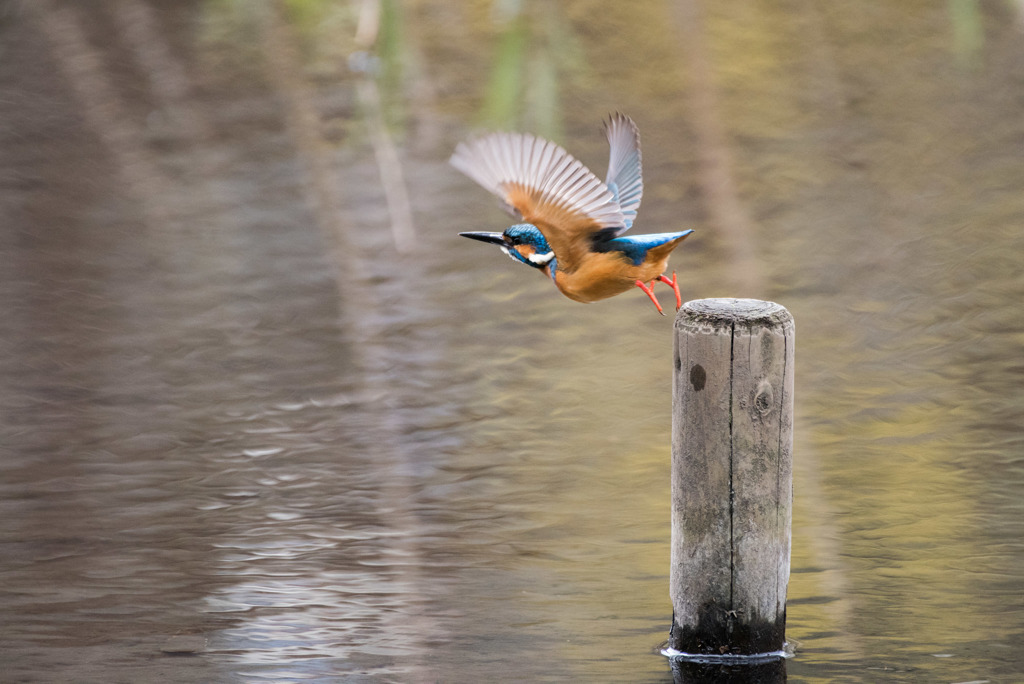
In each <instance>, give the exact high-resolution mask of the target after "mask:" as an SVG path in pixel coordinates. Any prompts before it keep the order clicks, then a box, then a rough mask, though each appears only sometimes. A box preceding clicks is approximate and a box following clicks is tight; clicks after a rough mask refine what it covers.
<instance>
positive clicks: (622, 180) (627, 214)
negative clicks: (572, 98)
mask: <svg viewBox="0 0 1024 684" xmlns="http://www.w3.org/2000/svg"><path fill="white" fill-rule="evenodd" d="M605 135H607V136H608V146H609V147H610V148H611V154H610V155H609V159H608V175H607V177H606V178H607V180H606V181H605V183H606V184H607V185H608V188H609V189H610V190H611V191H612V193H613V194H614V196H615V199H616V201H618V203H619V206H620V207H621V209H622V216H623V218H624V219H625V227H624V228H623V229H622V230H621V231H619V234H621V233H624V232H626V231H627V230H629V228H631V227H632V226H633V221H634V220H636V212H637V210H638V209H639V208H640V199H641V197H643V194H644V181H643V171H642V169H641V163H640V156H641V155H640V130H639V129H638V128H637V126H636V124H635V123H633V120H632V119H630V118H629V117H628V116H626V115H625V114H621V113H619V112H616V113H615V114H613V115H612V116H611V118H610V119H609V120H608V122H607V123H605Z"/></svg>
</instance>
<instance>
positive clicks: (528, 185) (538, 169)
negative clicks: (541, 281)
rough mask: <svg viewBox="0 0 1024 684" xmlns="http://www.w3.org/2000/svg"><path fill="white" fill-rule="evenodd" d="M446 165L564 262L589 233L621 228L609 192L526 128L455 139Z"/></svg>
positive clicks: (562, 152)
mask: <svg viewBox="0 0 1024 684" xmlns="http://www.w3.org/2000/svg"><path fill="white" fill-rule="evenodd" d="M451 164H452V166H454V167H455V168H456V169H458V170H459V171H461V172H462V173H464V174H466V175H467V176H469V177H470V178H472V179H473V180H475V181H476V182H477V183H479V184H480V185H481V186H483V187H484V188H486V189H487V190H489V191H490V192H492V193H494V194H495V195H497V196H498V197H499V198H501V199H502V201H503V202H504V204H505V208H506V209H508V210H509V211H510V213H512V215H513V216H515V217H517V218H520V219H522V220H524V221H528V222H530V223H532V224H534V225H536V226H537V227H538V228H540V229H541V232H543V233H544V235H545V237H546V238H547V239H548V241H549V242H550V243H551V246H552V248H553V249H554V250H555V254H556V255H558V259H559V263H560V265H564V266H569V265H570V262H572V261H574V260H575V259H576V258H578V256H579V255H580V254H579V253H580V252H581V250H585V249H586V243H587V242H588V240H587V238H589V237H590V235H592V234H593V233H595V232H598V231H601V230H605V229H612V230H615V231H616V233H618V232H621V230H624V228H623V226H625V217H624V216H623V214H622V210H621V208H620V207H619V203H618V202H617V201H616V200H615V197H614V195H613V194H612V191H611V190H609V189H608V186H606V185H605V184H604V183H603V182H601V179H599V178H598V177H597V176H595V175H594V174H593V173H592V172H591V171H590V170H589V169H588V168H587V167H586V166H584V165H583V163H582V162H580V161H579V160H578V159H576V158H575V157H573V156H572V155H571V154H569V153H568V152H566V151H565V150H564V149H562V148H561V147H559V146H558V145H556V144H554V143H553V142H550V141H547V140H544V139H542V138H537V137H535V136H532V135H530V134H528V133H491V134H489V135H485V136H482V137H478V138H473V139H471V140H468V141H466V142H463V143H459V145H458V147H456V148H455V153H454V154H453V155H452V158H451Z"/></svg>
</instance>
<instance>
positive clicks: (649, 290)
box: [636, 280, 665, 316]
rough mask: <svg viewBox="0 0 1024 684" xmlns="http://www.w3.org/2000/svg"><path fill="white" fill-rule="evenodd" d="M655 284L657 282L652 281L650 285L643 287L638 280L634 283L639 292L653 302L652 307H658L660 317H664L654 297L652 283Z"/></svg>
mask: <svg viewBox="0 0 1024 684" xmlns="http://www.w3.org/2000/svg"><path fill="white" fill-rule="evenodd" d="M655 282H657V281H655V280H652V281H651V284H650V285H644V284H643V283H642V282H640V281H639V280H638V281H636V286H637V287H639V288H640V289H641V290H643V291H644V294H646V295H647V296H648V297H650V298H651V301H652V302H654V306H656V307H658V313H660V314H661V315H662V316H664V315H665V312H664V311H662V310H661V304H659V303H658V300H657V298H655V296H654V283H655Z"/></svg>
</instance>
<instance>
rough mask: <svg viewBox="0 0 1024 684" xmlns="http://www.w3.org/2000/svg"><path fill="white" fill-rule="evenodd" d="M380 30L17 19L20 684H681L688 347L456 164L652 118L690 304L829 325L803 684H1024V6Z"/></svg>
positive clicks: (287, 8)
mask: <svg viewBox="0 0 1024 684" xmlns="http://www.w3.org/2000/svg"><path fill="white" fill-rule="evenodd" d="M369 4H372V3H367V5H369ZM379 7H380V10H381V11H380V14H379V15H378V16H379V19H380V23H379V27H378V28H379V31H378V33H377V40H376V41H372V40H363V42H361V43H360V42H359V40H358V39H357V35H358V28H359V23H360V12H361V11H364V5H362V4H357V5H350V4H349V3H337V2H299V1H291V0H290V1H288V2H277V3H235V2H222V1H219V0H218V1H210V2H200V1H199V0H195V1H193V2H188V3H172V4H166V3H155V2H149V1H147V0H118V1H117V2H113V1H112V0H111V1H104V0H91V1H90V2H88V3H81V2H67V1H64V0H46V2H36V3H28V4H25V3H10V2H9V3H6V4H4V3H0V32H2V42H3V44H4V46H5V47H4V50H5V58H4V59H3V60H0V87H2V88H3V90H4V92H8V93H13V94H14V95H12V96H11V97H6V98H0V121H4V122H6V123H5V124H4V125H3V126H2V127H0V138H2V140H3V149H4V151H5V153H4V154H3V155H0V205H2V206H3V208H4V214H5V216H7V217H8V222H7V226H8V227H7V230H4V231H0V255H2V257H3V260H4V263H5V265H6V268H4V269H0V302H2V306H3V311H4V316H2V317H0V350H2V351H3V354H0V377H2V382H0V387H3V390H2V391H0V407H2V410H0V430H2V435H3V439H2V442H3V444H4V449H5V454H4V458H3V459H0V473H2V476H0V518H2V519H3V520H4V522H3V523H2V525H0V544H2V547H3V548H2V553H0V575H2V579H3V587H4V589H3V591H4V601H3V602H2V608H0V612H2V614H3V619H2V621H0V625H2V626H0V633H2V636H3V642H4V654H5V659H4V660H5V667H6V670H5V672H6V673H8V676H9V677H11V678H12V679H17V678H21V679H33V680H37V681H44V680H45V678H46V677H47V676H49V677H51V679H52V680H53V681H57V680H68V679H74V680H78V681H106V680H109V679H110V677H111V676H118V677H122V678H125V679H131V680H135V681H145V680H156V679H160V680H168V681H185V682H187V681H197V682H199V681H232V680H246V681H248V680H252V679H268V680H273V679H278V680H299V679H302V680H310V681H317V680H319V681H331V680H336V679H337V678H338V677H339V676H343V677H346V678H349V679H351V680H353V681H360V680H361V679H362V680H367V681H481V680H487V679H494V678H497V677H499V675H500V677H504V678H509V679H515V680H520V681H568V680H575V679H587V678H590V679H598V680H602V681H669V680H670V679H671V677H672V673H671V672H670V668H669V664H668V663H667V662H666V661H665V659H664V658H662V657H661V656H660V655H658V654H657V652H656V646H657V644H659V643H660V642H661V641H663V640H664V638H665V635H666V630H667V628H668V625H669V621H670V614H669V612H670V607H669V603H668V597H667V574H668V573H667V563H668V549H667V540H668V519H667V518H668V516H667V500H668V479H667V476H668V458H667V457H668V444H669V435H668V429H669V420H668V401H669V398H668V397H669V378H668V375H667V369H669V368H670V349H669V335H668V330H669V327H668V326H667V325H666V322H665V321H663V320H659V319H658V318H657V317H654V316H651V315H650V314H651V312H650V311H649V310H648V306H644V305H642V303H638V302H637V301H636V300H630V299H629V298H628V297H625V296H624V297H620V298H616V299H615V300H609V301H608V302H604V303H602V304H600V305H594V306H589V307H585V306H574V305H572V304H571V303H568V302H566V301H564V300H563V298H561V297H560V296H559V295H558V294H557V292H555V291H553V290H552V289H551V288H550V284H549V283H545V282H544V281H543V279H540V278H529V277H528V275H529V274H524V273H521V272H519V271H518V270H517V269H515V268H514V267H513V266H512V265H510V264H507V263H506V261H505V260H503V259H502V258H500V257H499V256H494V257H493V259H487V258H486V257H485V256H484V255H481V254H480V253H479V251H478V250H476V249H474V248H473V247H472V245H468V244H467V245H463V244H460V241H459V240H458V239H457V238H456V237H455V234H456V233H457V232H458V231H459V230H485V229H498V228H499V227H500V226H501V225H502V224H501V221H503V217H502V215H501V214H500V212H497V211H495V210H494V208H493V207H492V206H491V205H490V203H489V202H488V200H487V198H485V197H482V196H481V193H478V192H477V191H476V189H475V188H473V187H470V185H469V184H468V183H466V182H465V181H464V179H462V178H459V177H457V174H455V173H454V172H452V171H450V170H449V169H448V168H447V166H446V165H445V164H444V159H445V157H446V156H447V153H448V152H449V150H450V148H451V144H452V143H453V142H454V141H455V140H457V139H459V138H461V137H463V135H464V134H465V133H466V131H467V130H468V128H469V127H470V126H471V125H474V124H475V123H477V122H480V121H482V120H483V121H497V120H498V119H499V117H509V118H507V119H504V120H507V121H515V122H518V123H517V124H516V125H526V126H528V127H530V128H532V129H534V130H538V131H542V132H545V131H546V132H548V133H549V134H551V135H555V136H560V137H561V138H562V140H563V142H571V145H569V146H570V147H571V148H572V149H574V150H576V149H579V150H581V151H582V154H581V156H582V158H583V160H584V161H587V162H592V161H595V160H600V159H601V157H602V155H603V154H604V149H603V148H602V145H603V142H602V141H601V140H600V137H599V136H594V135H593V130H592V127H593V121H595V120H596V119H597V118H600V116H601V115H602V114H604V113H605V112H607V111H610V110H614V109H623V110H625V111H628V112H629V113H630V114H632V115H633V116H634V117H635V118H637V120H638V121H639V123H640V126H641V129H642V130H643V133H644V143H645V157H644V160H645V170H646V177H647V179H648V187H647V190H646V192H645V203H644V211H643V213H642V214H641V218H640V220H641V222H642V223H643V224H644V225H643V226H641V227H638V228H639V229H642V230H644V231H647V230H650V231H655V230H675V229H681V228H684V227H694V228H696V229H697V236H696V238H697V239H696V240H694V241H693V242H692V244H690V242H688V244H687V249H686V250H684V253H680V255H679V256H678V257H676V261H675V262H674V264H676V265H678V266H679V268H680V270H681V271H682V273H681V280H682V287H683V290H684V291H685V292H686V293H688V295H689V296H690V297H692V298H696V297H704V296H718V295H741V294H742V295H754V296H763V297H770V298H772V299H775V300H777V301H780V302H783V303H784V304H785V305H786V306H787V307H788V308H790V310H791V311H792V312H793V313H794V315H795V317H796V320H797V323H798V325H799V326H800V347H799V352H798V378H797V410H798V415H799V422H798V427H797V444H796V454H797V458H796V478H797V479H796V501H795V506H794V544H793V553H794V557H793V577H792V580H791V587H790V598H791V600H790V604H789V610H788V616H789V631H788V636H789V638H790V640H791V641H795V642H797V644H798V647H797V656H796V658H794V659H792V660H790V661H789V662H788V663H787V665H786V666H787V671H788V676H789V678H790V679H792V680H794V681H876V680H878V679H885V680H886V681H921V680H923V679H924V680H935V681H973V680H985V679H989V680H991V681H1004V680H1005V681H1011V680H1014V679H1015V678H1019V677H1020V676H1021V674H1022V670H1021V661H1020V656H1019V654H1017V652H1016V650H1017V646H1016V643H1015V641H1014V638H1015V635H1016V634H1017V633H1019V632H1020V631H1021V628H1022V624H1024V623H1022V620H1021V611H1020V606H1019V601H1015V597H1019V595H1020V594H1021V587H1022V586H1024V576H1022V573H1021V568H1022V567H1024V547H1022V544H1021V539H1022V538H1024V534H1022V533H1024V528H1022V525H1021V522H1020V521H1021V520H1024V516H1022V512H1024V511H1022V510H1021V503H1020V500H1021V499H1020V496H1019V492H1020V488H1021V485H1022V483H1024V466H1022V463H1024V461H1022V460H1021V456H1020V454H1021V441H1022V439H1021V432H1020V425H1021V423H1022V417H1024V416H1022V410H1021V403H1020V402H1019V401H1018V400H1017V396H1018V394H1019V391H1018V388H1019V385H1020V379H1021V375H1022V373H1021V364H1020V362H1019V360H1018V359H1019V348H1020V346H1021V343H1022V341H1024V336H1022V327H1021V323H1020V316H1019V306H1018V302H1019V301H1020V299H1021V296H1022V294H1024V278H1022V276H1021V275H1020V268H1019V264H1018V262H1019V255H1020V254H1021V253H1022V249H1024V237H1022V233H1021V232H1020V230H1019V224H1020V219H1021V217H1022V216H1024V204H1022V202H1024V200H1022V195H1021V193H1020V192H1019V188H1020V187H1021V186H1022V184H1024V183H1022V181H1024V177H1022V175H1024V171H1022V167H1021V165H1020V163H1019V161H1020V154H1019V153H1020V152H1021V145H1020V140H1021V139H1022V137H1021V136H1022V133H1021V125H1022V124H1021V119H1020V117H1019V106H1018V105H1019V100H1020V78H1019V75H1020V74H1021V73H1022V69H1024V62H1022V55H1021V52H1020V49H1019V35H1018V33H1017V29H1016V28H1015V21H1016V20H1017V19H1018V18H1019V17H1018V16H1017V14H1016V12H1017V9H1015V6H1013V5H999V6H995V5H993V6H989V5H977V6H975V5H973V4H971V6H970V8H968V7H967V6H966V5H964V4H963V3H952V4H950V5H948V7H947V6H937V7H928V8H920V7H916V8H915V7H903V6H892V7H888V6H887V7H874V8H871V10H870V11H865V8H863V7H861V6H853V5H850V6H847V5H834V4H833V5H828V6H818V5H813V6H812V4H809V3H804V2H799V1H796V2H790V3H788V4H787V3H784V4H782V5H779V6H776V7H764V8H751V7H749V6H747V5H738V4H736V3H729V2H726V3H714V4H708V3H694V2H690V1H689V0H688V2H685V3H665V2H660V1H658V2H655V1H651V2H641V3H632V4H628V3H606V2H605V3H602V2H592V1H590V0H585V1H583V0H580V1H574V2H569V3H563V4H561V5H559V6H558V7H557V8H554V7H548V6H547V5H543V6H541V5H539V4H534V3H529V2H527V3H522V4H521V5H517V4H515V3H513V4H512V5H504V4H503V5H500V7H498V6H492V4H491V3H484V2H476V3H462V4H452V3H442V2H433V1H429V0H427V1H422V2H409V3H397V2H388V1H382V3H381V4H380V5H379ZM502 8H504V9H502ZM694 10H696V11H698V12H699V15H698V16H699V18H700V22H699V23H695V22H694V21H693V20H692V16H693V15H692V12H693V11H694ZM502 12H505V14H503V13H502ZM979 26H980V27H981V28H982V29H983V30H981V32H980V34H979ZM512 32H518V33H516V34H515V36H514V38H515V41H519V42H515V41H513V38H510V37H509V36H510V35H511V34H512ZM685 32H689V33H688V34H687V35H691V37H693V36H695V37H696V38H697V39H698V42H697V43H694V42H693V41H690V42H688V43H687V45H686V46H681V45H680V35H682V34H683V33H685ZM897 38H898V39H897ZM510 44H511V45H512V46H513V47H515V49H514V50H513V49H512V48H510V47H508V46H509V45H510ZM695 49H699V50H700V52H694V50H695ZM357 50H364V51H365V50H369V51H372V52H374V54H375V56H376V57H378V58H379V59H380V60H381V64H382V70H381V71H380V72H378V73H377V75H376V76H374V75H373V74H370V73H365V72H363V73H353V72H351V71H350V70H349V61H348V56H349V55H350V54H352V53H353V52H355V51H357ZM701 60H703V69H704V70H705V71H704V72H703V73H701V74H697V73H695V71H694V69H695V67H694V64H695V63H698V65H699V63H700V62H701ZM513 76H514V78H513ZM503 79H504V80H503ZM508 79H512V80H515V79H521V82H520V84H519V85H518V86H516V88H515V89H513V88H512V87H511V86H509V85H508V82H509V81H508ZM701 79H704V80H701ZM360 83H362V84H363V87H364V91H365V87H366V85H367V84H371V85H373V86H374V87H376V88H377V89H378V93H377V94H378V100H377V102H378V103H379V107H378V108H377V109H376V110H375V109H374V107H373V106H367V105H368V104H369V105H373V104H374V99H373V98H372V97H370V98H369V99H367V97H366V93H365V92H364V93H363V97H362V98H361V97H360V94H359V87H360V85H359V84H360ZM701 89H704V90H703V91H702V90H701ZM513 90H515V91H516V93H517V94H518V95H517V97H509V94H510V93H511V92H512V91H513ZM702 107H703V108H704V109H701V108H702ZM488 112H490V114H488ZM702 112H703V113H702ZM488 117H491V118H490V119H488ZM701 117H703V119H702V118H701ZM374 130H376V133H374V132H373V131H374ZM560 131H563V132H564V133H560ZM382 132H383V133H384V134H386V139H382V138H381V137H380V136H381V134H382ZM382 140H384V142H383V143H382ZM388 141H390V143H389V142H388ZM382 144H383V145H385V147H386V146H387V145H388V144H391V145H392V146H393V150H394V151H397V163H398V164H399V166H400V170H401V173H400V176H401V182H402V183H403V184H404V185H405V186H406V187H407V189H408V197H409V198H410V199H411V215H412V218H413V219H414V223H415V230H416V233H415V240H414V246H413V248H412V249H410V250H408V252H407V253H399V251H398V250H397V249H396V238H397V239H398V240H399V244H400V242H401V238H398V237H397V236H399V235H402V233H401V229H399V230H398V231H397V232H396V231H395V230H393V228H394V226H395V225H396V221H397V222H398V223H401V220H402V219H396V216H397V215H398V214H400V213H401V209H396V206H399V205H400V204H401V201H400V200H398V203H397V204H396V202H395V199H394V195H392V196H391V200H390V203H389V199H388V192H387V191H386V190H385V187H384V186H385V185H386V184H387V182H388V178H391V179H392V180H394V177H395V176H394V173H393V172H389V171H385V170H383V167H384V166H386V165H387V164H388V163H394V162H395V161H396V159H395V158H392V159H391V161H390V162H388V161H382V159H384V160H386V159H387V158H388V155H389V153H388V152H387V151H386V150H385V151H384V152H383V153H382V152H381V149H383V148H381V147H380V146H381V145H382ZM588 145H592V146H593V147H587V146H588ZM723 164H724V166H723ZM598 166H599V164H598ZM389 174H390V175H389ZM715 179H717V180H715ZM723 188H724V190H723ZM716 193H717V194H716ZM736 211H739V212H741V213H739V214H737V213H735V212H736ZM730 222H733V226H734V228H735V225H740V226H744V228H743V230H741V231H738V232H737V231H736V230H732V231H730V230H729V229H728V225H729V224H730ZM410 223H411V222H410ZM737 236H739V237H737ZM406 237H408V236H406ZM744 250H745V251H746V253H747V255H748V256H747V257H744V256H743V252H744ZM751 254H752V255H754V257H753V258H755V259H756V268H754V269H743V268H740V267H739V266H737V264H738V263H739V262H738V260H741V259H742V258H750V256H749V255H751ZM752 276H756V277H752ZM737 283H743V284H742V287H744V288H749V291H744V292H738V291H736V290H737V288H738V287H740V285H738V284H737ZM176 636H178V637H182V636H183V637H190V636H199V637H203V639H200V640H198V641H190V642H188V643H190V644H192V643H199V644H204V643H205V646H200V647H197V648H193V649H192V650H191V651H189V650H188V649H186V651H185V652H186V653H189V652H194V655H184V656H175V657H170V656H167V655H164V654H166V653H167V652H168V651H175V650H176V648H177V647H170V646H168V644H169V643H172V642H171V641H170V640H171V639H174V638H175V637H176ZM173 643H177V642H173ZM190 648H192V647H190ZM178 652H181V651H178ZM50 672H52V673H54V674H53V675H48V674H45V673H50Z"/></svg>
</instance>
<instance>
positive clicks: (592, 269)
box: [555, 252, 668, 302]
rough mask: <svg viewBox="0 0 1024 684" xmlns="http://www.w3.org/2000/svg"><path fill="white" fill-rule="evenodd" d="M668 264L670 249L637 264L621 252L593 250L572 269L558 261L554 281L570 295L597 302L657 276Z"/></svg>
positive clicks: (562, 290) (581, 299)
mask: <svg viewBox="0 0 1024 684" xmlns="http://www.w3.org/2000/svg"><path fill="white" fill-rule="evenodd" d="M667 266H668V254H667V253H666V254H665V255H664V256H662V257H660V258H658V259H656V260H649V261H645V262H644V263H642V264H640V265H639V266H635V265H633V263H632V262H631V261H630V260H629V259H627V258H625V257H624V256H623V255H622V253H621V252H590V253H588V254H587V255H586V256H585V257H584V258H583V259H582V260H581V262H580V264H579V265H578V266H577V267H576V268H575V269H574V270H572V271H567V270H565V271H563V270H562V269H561V263H559V268H558V270H556V271H555V285H556V286H557V287H558V289H559V290H560V291H561V292H562V294H564V295H565V296H566V297H568V298H569V299H572V300H575V301H577V302H596V301H598V300H601V299H607V298H608V297H614V296H615V295H617V294H622V293H623V292H626V291H627V290H629V289H631V288H633V287H635V286H636V281H637V280H640V281H642V282H645V283H646V282H650V281H651V280H654V279H655V278H657V277H658V276H659V275H661V274H662V273H664V272H665V268H666V267H667Z"/></svg>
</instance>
